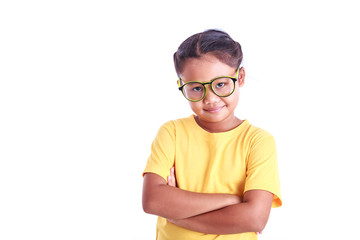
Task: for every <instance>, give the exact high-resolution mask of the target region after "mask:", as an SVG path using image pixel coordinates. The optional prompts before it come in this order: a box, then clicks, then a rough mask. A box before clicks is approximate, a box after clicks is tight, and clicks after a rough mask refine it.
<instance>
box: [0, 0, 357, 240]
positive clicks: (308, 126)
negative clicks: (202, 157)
mask: <svg viewBox="0 0 360 240" xmlns="http://www.w3.org/2000/svg"><path fill="white" fill-rule="evenodd" d="M358 6H359V5H358V3H356V2H355V1H346V0H345V1H344V0H343V1H225V0H224V1H210V0H207V1H184V0H183V1H176V2H175V1H78V0H72V1H1V3H0V80H1V83H0V161H1V162H0V164H1V165H0V239H4V240H7V239H9V240H10V239H133V240H140V239H141V240H142V239H145V240H146V239H155V221H156V217H155V216H150V215H146V214H145V213H143V211H142V207H141V192H142V177H141V174H142V170H143V168H144V167H145V163H146V160H147V157H148V155H149V152H150V144H151V142H152V139H153V137H154V136H155V134H156V131H157V130H158V128H159V126H160V125H161V124H162V123H164V122H165V121H168V120H170V119H175V118H180V117H187V116H189V115H190V114H191V110H190V108H189V106H188V104H187V103H186V101H185V99H184V98H183V97H182V96H181V94H180V93H179V92H178V90H177V88H176V74H175V71H174V69H173V62H172V54H173V53H174V52H175V51H176V49H177V47H178V45H179V44H180V43H181V42H182V41H183V40H185V38H187V37H188V36H190V35H191V34H194V33H197V32H200V31H203V30H205V29H209V28H220V29H223V30H225V31H227V32H228V33H229V34H230V35H231V36H232V37H233V38H234V39H236V40H237V41H239V42H240V43H241V45H242V47H243V51H244V61H245V62H244V63H245V69H246V73H247V77H246V86H244V87H243V88H242V90H241V91H242V92H241V99H240V101H241V102H240V104H239V107H238V109H237V115H238V116H239V117H240V118H242V119H249V121H250V122H251V123H253V124H254V125H257V126H260V127H262V128H264V129H266V130H268V131H269V132H271V133H272V134H273V135H274V136H275V138H276V140H277V145H278V155H279V168H280V173H281V183H282V193H283V202H284V205H283V207H281V208H279V209H274V210H273V211H272V214H271V218H270V220H269V223H268V225H267V228H266V229H265V231H264V233H263V234H262V235H261V236H260V239H263V240H265V239H267V240H269V239H273V240H285V239H286V240H295V239H360V237H359V235H358V233H357V230H356V229H357V227H358V222H356V221H357V219H358V216H359V214H360V211H359V204H358V201H357V196H359V195H358V193H357V191H358V184H359V182H360V177H359V173H358V166H359V161H360V156H359V134H360V129H359V126H358V122H359V120H360V117H359V116H360V114H359V110H358V109H359V102H360V98H359V94H358V92H359V80H360V74H359V65H360V61H359V56H360V47H359V43H360V36H359V33H358V32H359V30H358V29H359V22H360V17H359V11H358Z"/></svg>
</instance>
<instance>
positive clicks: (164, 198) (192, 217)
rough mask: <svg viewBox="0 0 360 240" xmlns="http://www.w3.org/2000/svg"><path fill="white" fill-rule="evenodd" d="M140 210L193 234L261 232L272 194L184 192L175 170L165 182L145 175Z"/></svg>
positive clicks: (265, 192)
mask: <svg viewBox="0 0 360 240" xmlns="http://www.w3.org/2000/svg"><path fill="white" fill-rule="evenodd" d="M142 200H143V209H144V211H145V212H146V213H149V214H154V215H158V216H160V217H163V218H166V219H168V220H169V221H170V222H172V223H174V224H176V225H178V226H180V227H184V228H187V229H190V230H193V231H197V232H202V233H208V234H235V233H243V232H261V231H262V230H263V229H264V227H265V225H266V223H267V220H268V218H269V215H270V210H271V205H272V201H273V194H272V193H270V192H268V191H264V190H250V191H247V192H245V194H244V197H243V199H241V198H240V196H237V195H232V194H210V193H196V192H190V191H185V190H182V189H180V188H177V187H176V180H175V175H174V170H173V169H172V170H171V174H170V178H168V182H166V181H165V180H164V179H163V178H162V177H160V176H159V175H157V174H154V173H146V174H145V176H144V184H143V199H142Z"/></svg>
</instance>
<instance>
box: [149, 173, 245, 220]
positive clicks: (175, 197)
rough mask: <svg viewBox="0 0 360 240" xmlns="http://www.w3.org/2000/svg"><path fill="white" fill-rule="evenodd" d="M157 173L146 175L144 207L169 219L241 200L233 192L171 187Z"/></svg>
mask: <svg viewBox="0 0 360 240" xmlns="http://www.w3.org/2000/svg"><path fill="white" fill-rule="evenodd" d="M159 178H160V177H159V176H157V175H155V174H146V176H145V177H144V191H143V208H144V211H145V212H147V213H150V214H155V215H158V216H161V217H164V218H168V219H184V218H189V217H192V216H196V215H199V214H202V213H206V212H209V211H213V210H217V209H220V208H224V207H226V206H230V205H232V204H236V203H239V202H240V197H239V196H236V195H231V194H207V193H196V192H190V191H185V190H182V189H179V188H175V187H171V186H168V185H167V184H166V182H165V181H164V179H162V178H161V179H159Z"/></svg>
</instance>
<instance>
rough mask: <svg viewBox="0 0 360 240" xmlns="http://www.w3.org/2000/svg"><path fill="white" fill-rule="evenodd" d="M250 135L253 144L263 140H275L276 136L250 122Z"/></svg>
mask: <svg viewBox="0 0 360 240" xmlns="http://www.w3.org/2000/svg"><path fill="white" fill-rule="evenodd" d="M247 127H248V132H247V134H248V137H249V140H250V142H251V145H256V144H258V143H262V142H273V143H274V142H275V139H274V136H273V135H272V134H271V133H270V132H268V131H267V130H265V129H263V128H260V127H257V126H254V125H252V124H250V123H248V126H247Z"/></svg>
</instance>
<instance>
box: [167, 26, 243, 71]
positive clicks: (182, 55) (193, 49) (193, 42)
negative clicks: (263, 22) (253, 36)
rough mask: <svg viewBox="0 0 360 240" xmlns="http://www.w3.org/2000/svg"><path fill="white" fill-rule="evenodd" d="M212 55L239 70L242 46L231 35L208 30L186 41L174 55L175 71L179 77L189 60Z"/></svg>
mask: <svg viewBox="0 0 360 240" xmlns="http://www.w3.org/2000/svg"><path fill="white" fill-rule="evenodd" d="M204 55H212V56H214V57H216V58H217V59H218V60H219V61H220V62H222V63H224V64H226V65H228V66H230V67H232V68H234V69H237V68H238V67H239V66H240V64H241V62H242V59H243V53H242V50H241V46H240V44H239V43H238V42H236V41H234V40H233V39H232V38H231V37H230V36H229V34H227V33H225V32H223V31H220V30H207V31H204V32H201V33H197V34H194V35H192V36H191V37H189V38H188V39H186V40H185V41H184V42H183V43H182V44H181V45H180V46H179V48H178V50H177V51H176V52H175V53H174V63H175V70H176V73H177V74H178V75H180V73H181V72H182V71H183V67H184V63H185V62H186V60H187V59H189V58H201V57H202V56H204Z"/></svg>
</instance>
